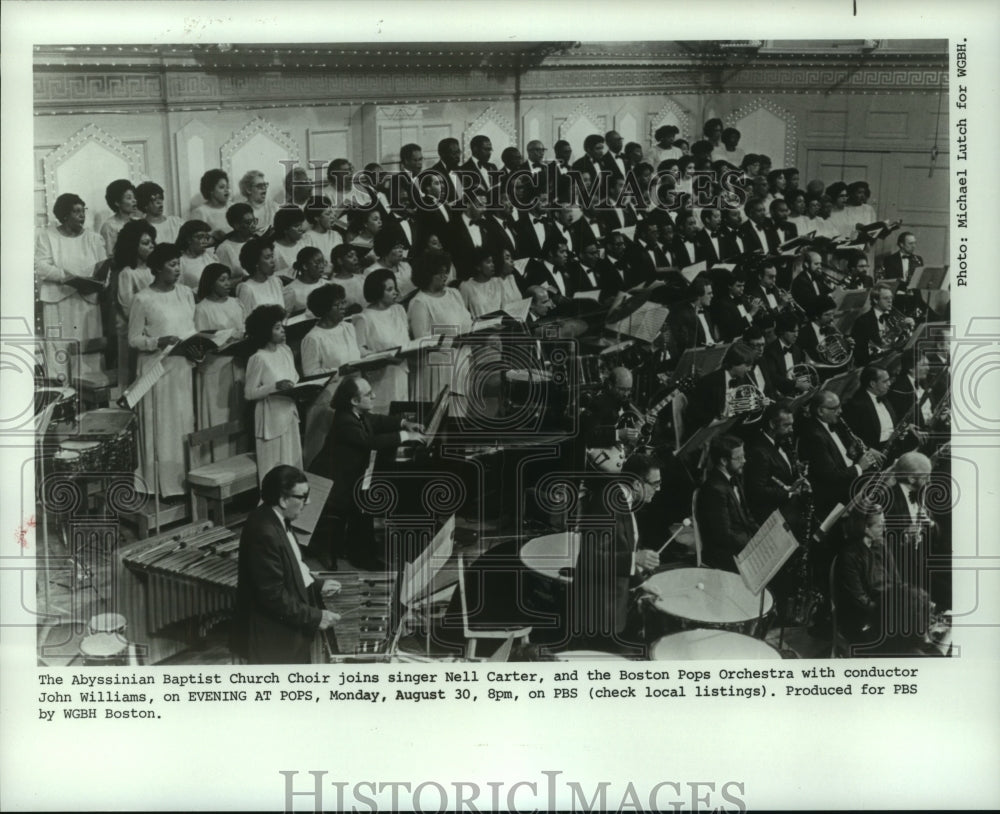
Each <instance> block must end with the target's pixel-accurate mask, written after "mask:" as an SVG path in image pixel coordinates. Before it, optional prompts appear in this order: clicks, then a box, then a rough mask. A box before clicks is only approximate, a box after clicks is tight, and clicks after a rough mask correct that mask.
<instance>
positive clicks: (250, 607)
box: [231, 506, 323, 664]
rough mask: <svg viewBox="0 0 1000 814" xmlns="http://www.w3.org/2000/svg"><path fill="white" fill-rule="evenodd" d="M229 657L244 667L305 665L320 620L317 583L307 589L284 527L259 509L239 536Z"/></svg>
mask: <svg viewBox="0 0 1000 814" xmlns="http://www.w3.org/2000/svg"><path fill="white" fill-rule="evenodd" d="M238 574H239V576H238V581H237V584H236V609H235V613H234V618H233V628H232V642H231V646H232V649H233V652H234V653H236V654H237V655H240V656H243V657H244V658H246V660H247V661H248V662H249V663H250V664H308V663H309V662H310V661H311V657H310V653H311V648H312V641H313V637H314V636H315V634H316V631H317V630H319V624H320V622H321V621H322V617H323V614H322V610H321V599H320V597H319V584H318V583H313V584H312V585H311V586H310V587H309V588H308V589H307V588H306V585H305V582H304V581H303V578H302V571H301V569H300V568H299V565H298V562H297V560H296V559H295V554H294V553H293V552H292V550H291V544H290V542H289V540H288V537H287V534H286V531H285V527H284V524H283V523H282V521H281V520H280V519H279V518H278V515H277V514H276V512H275V510H274V508H273V507H271V506H260V507H258V508H257V509H256V510H254V511H253V512H252V513H251V514H250V516H249V517H248V518H247V521H246V524H245V525H244V526H243V531H242V532H241V533H240V552H239V566H238Z"/></svg>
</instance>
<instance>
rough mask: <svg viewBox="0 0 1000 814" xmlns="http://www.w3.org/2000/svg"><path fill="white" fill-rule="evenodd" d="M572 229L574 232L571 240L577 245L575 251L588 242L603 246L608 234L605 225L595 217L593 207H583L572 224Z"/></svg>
mask: <svg viewBox="0 0 1000 814" xmlns="http://www.w3.org/2000/svg"><path fill="white" fill-rule="evenodd" d="M572 229H573V231H574V232H575V235H574V240H573V242H574V244H575V245H576V246H577V251H579V250H580V249H582V248H583V247H584V246H586V245H587V244H588V243H597V244H598V245H601V246H603V245H604V241H605V239H606V238H607V235H608V229H607V226H605V224H604V222H603V221H602V220H601V219H600V218H599V217H597V213H596V212H594V210H593V209H584V210H583V215H582V216H581V217H580V219H579V220H577V221H576V222H575V223H574V224H573V226H572Z"/></svg>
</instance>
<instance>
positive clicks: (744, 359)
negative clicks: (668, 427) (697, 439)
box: [685, 342, 754, 430]
mask: <svg viewBox="0 0 1000 814" xmlns="http://www.w3.org/2000/svg"><path fill="white" fill-rule="evenodd" d="M753 363H754V355H753V351H751V350H750V348H748V347H747V346H746V345H744V344H742V343H741V342H736V343H735V344H733V345H732V346H731V347H730V348H729V350H727V351H726V355H725V356H724V357H723V359H722V367H720V368H719V369H718V370H713V371H712V372H711V373H707V374H705V375H704V376H702V377H701V378H700V379H698V381H697V382H696V383H695V386H694V390H693V391H692V392H691V395H690V397H689V398H688V408H687V416H686V420H685V425H686V426H687V427H689V428H691V429H692V430H693V429H696V428H698V427H703V426H705V425H706V424H708V423H709V422H711V421H714V420H715V419H717V418H722V417H724V416H725V415H726V411H727V408H728V393H729V391H730V390H732V389H734V388H736V387H738V386H739V385H741V384H752V382H751V381H750V379H749V377H748V374H749V372H750V367H751V365H753Z"/></svg>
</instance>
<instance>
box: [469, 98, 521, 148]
mask: <svg viewBox="0 0 1000 814" xmlns="http://www.w3.org/2000/svg"><path fill="white" fill-rule="evenodd" d="M480 133H482V134H483V135H484V136H489V138H490V141H491V142H492V143H493V152H494V153H495V154H496V155H497V156H499V155H500V151H501V150H503V149H504V148H505V147H511V146H513V145H515V144H517V128H516V127H515V126H514V123H513V122H511V120H510V119H508V118H507V117H506V116H504V115H503V114H502V113H501V112H500V111H499V110H497V109H496V108H495V107H493V106H492V105H490V106H489V107H488V108H486V110H484V111H483V112H482V113H481V114H480V115H479V116H477V117H476V120H475V121H474V122H472V124H470V125H469V126H468V127H466V128H465V130H464V131H462V150H463V151H464V152H466V153H468V152H469V142H470V141H472V137H473V136H477V135H479V134H480Z"/></svg>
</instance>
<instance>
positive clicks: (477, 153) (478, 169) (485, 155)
mask: <svg viewBox="0 0 1000 814" xmlns="http://www.w3.org/2000/svg"><path fill="white" fill-rule="evenodd" d="M469 152H471V153H472V157H471V158H470V159H469V160H468V161H466V162H465V163H464V164H463V165H462V169H463V170H466V171H467V172H468V175H469V177H470V178H472V179H473V180H474V181H475V183H474V184H472V185H471V186H470V187H469V192H470V193H476V194H478V195H488V194H489V191H490V190H491V189H492V188H493V187H494V186H496V184H497V183H498V182H499V178H500V171H499V170H498V169H497V165H496V164H493V163H492V162H491V161H490V156H491V155H493V143H492V142H491V141H490V139H489V136H484V135H481V134H480V135H478V136H473V137H472V141H470V142H469Z"/></svg>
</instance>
